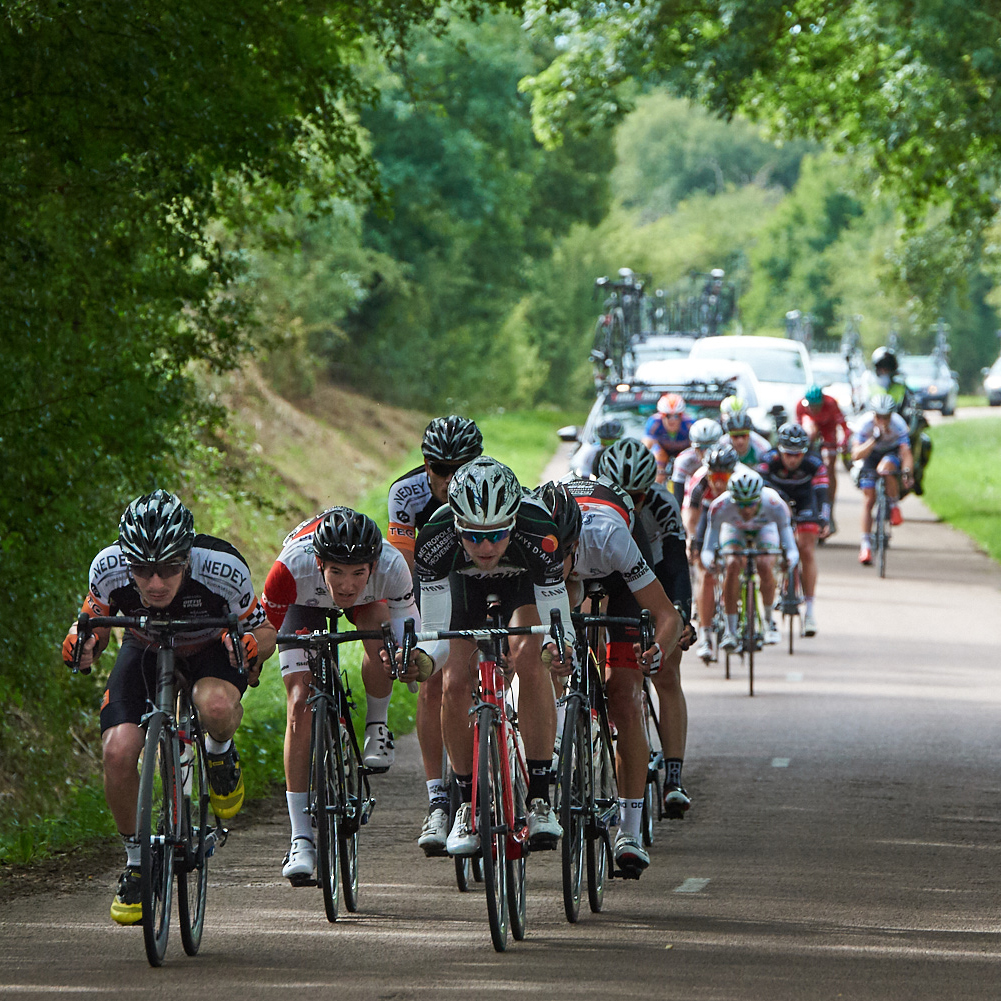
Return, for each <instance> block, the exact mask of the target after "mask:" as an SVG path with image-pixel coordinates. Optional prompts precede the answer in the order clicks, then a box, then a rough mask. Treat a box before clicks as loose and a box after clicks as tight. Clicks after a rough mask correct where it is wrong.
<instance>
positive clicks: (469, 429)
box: [421, 414, 483, 463]
mask: <svg viewBox="0 0 1001 1001" xmlns="http://www.w3.org/2000/svg"><path fill="white" fill-rule="evenodd" d="M421 451H422V452H423V453H424V458H425V459H428V460H429V461H430V462H455V463H462V462H469V461H470V460H471V459H475V458H476V457H477V456H478V455H481V454H482V453H483V435H482V434H480V429H479V428H478V427H477V426H476V424H475V423H474V422H473V421H471V420H470V419H469V418H468V417H459V416H458V415H457V414H449V416H448V417H436V418H435V419H434V420H433V421H431V423H430V424H429V425H428V426H427V427H426V428H425V429H424V440H423V441H422V442H421Z"/></svg>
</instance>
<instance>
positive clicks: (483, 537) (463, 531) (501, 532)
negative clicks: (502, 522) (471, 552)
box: [457, 528, 512, 546]
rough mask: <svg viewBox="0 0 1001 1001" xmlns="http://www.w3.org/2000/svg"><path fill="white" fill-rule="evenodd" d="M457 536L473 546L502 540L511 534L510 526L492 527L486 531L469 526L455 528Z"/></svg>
mask: <svg viewBox="0 0 1001 1001" xmlns="http://www.w3.org/2000/svg"><path fill="white" fill-rule="evenodd" d="M457 531H458V533H459V538H460V539H463V540H464V541H465V542H469V543H472V544H473V545H474V546H475V545H479V543H481V542H503V541H504V540H505V539H506V538H508V537H509V536H510V534H511V531H512V529H510V528H492V529H490V530H489V531H486V532H479V531H475V530H473V529H469V528H460V529H457Z"/></svg>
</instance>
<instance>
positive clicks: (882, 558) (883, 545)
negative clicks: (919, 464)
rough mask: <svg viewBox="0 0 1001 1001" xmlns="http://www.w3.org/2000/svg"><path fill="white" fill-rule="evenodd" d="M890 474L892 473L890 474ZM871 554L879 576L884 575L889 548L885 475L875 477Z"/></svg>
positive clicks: (888, 504) (888, 508) (888, 513)
mask: <svg viewBox="0 0 1001 1001" xmlns="http://www.w3.org/2000/svg"><path fill="white" fill-rule="evenodd" d="M891 475H892V474H891ZM872 543H873V545H872V554H873V556H874V557H875V560H876V566H877V567H878V568H879V576H880V577H885V576H886V552H887V550H888V549H889V548H890V497H889V495H888V494H887V492H886V477H885V476H877V477H876V501H875V503H874V504H873V508H872Z"/></svg>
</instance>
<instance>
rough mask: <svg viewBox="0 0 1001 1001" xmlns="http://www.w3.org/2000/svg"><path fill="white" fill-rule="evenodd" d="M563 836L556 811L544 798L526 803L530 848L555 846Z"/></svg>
mask: <svg viewBox="0 0 1001 1001" xmlns="http://www.w3.org/2000/svg"><path fill="white" fill-rule="evenodd" d="M562 836H563V828H562V827H561V826H560V822H559V821H558V820H557V819H556V811H555V810H554V809H553V808H552V806H550V804H549V803H547V802H546V801H545V800H544V799H533V800H532V802H531V803H529V804H528V843H529V845H530V846H531V847H532V848H555V847H556V842H557V841H559V840H560V838H561V837H562Z"/></svg>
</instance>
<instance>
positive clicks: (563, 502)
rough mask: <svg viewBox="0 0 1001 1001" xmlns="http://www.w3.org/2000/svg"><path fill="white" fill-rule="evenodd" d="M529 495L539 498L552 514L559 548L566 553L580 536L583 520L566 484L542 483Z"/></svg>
mask: <svg viewBox="0 0 1001 1001" xmlns="http://www.w3.org/2000/svg"><path fill="white" fill-rule="evenodd" d="M530 496H532V497H535V498H536V499H537V500H539V501H540V502H541V503H542V504H543V505H544V506H545V508H546V510H547V511H548V512H549V513H550V515H552V519H553V522H554V523H555V525H556V538H557V539H559V541H560V548H561V549H562V550H563V552H564V553H566V551H567V550H568V549H569V548H570V547H571V546H572V545H573V544H574V543H575V542H576V541H577V539H578V538H579V537H580V529H581V525H582V524H583V520H584V517H583V515H582V514H581V512H580V505H579V504H578V503H577V501H576V500H575V499H574V496H573V494H571V493H570V491H569V490H568V489H567V486H566V484H565V483H560V482H559V481H558V480H551V481H550V482H549V483H543V484H542V486H541V487H536V488H535V490H533V491H532V493H531V494H530Z"/></svg>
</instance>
